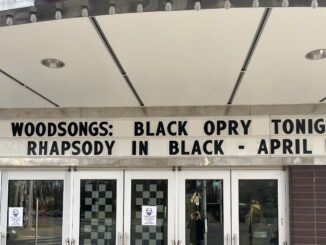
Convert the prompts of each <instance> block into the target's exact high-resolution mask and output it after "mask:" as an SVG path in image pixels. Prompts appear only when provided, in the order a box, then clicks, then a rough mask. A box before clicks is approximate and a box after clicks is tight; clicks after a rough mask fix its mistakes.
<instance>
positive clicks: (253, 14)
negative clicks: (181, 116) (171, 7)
mask: <svg viewBox="0 0 326 245" xmlns="http://www.w3.org/2000/svg"><path fill="white" fill-rule="evenodd" d="M262 14H263V10H262V9H230V10H225V9H218V10H205V11H182V12H160V13H142V14H128V15H115V16H101V17H98V18H97V19H98V22H99V23H100V25H101V27H102V28H103V30H104V32H105V34H106V36H107V37H108V40H109V41H110V42H111V45H112V46H113V49H114V50H115V52H116V54H117V56H118V57H119V59H120V61H121V63H122V65H123V66H124V68H125V70H126V72H127V73H128V75H129V77H130V79H131V81H132V83H133V84H134V86H135V88H136V89H137V91H138V93H139V94H140V97H141V98H142V99H143V101H144V103H145V105H147V106H172V105H174V106H177V105H216V104H226V103H227V101H228V98H229V97H230V95H231V92H232V89H233V87H234V84H235V82H236V79H237V76H238V74H239V72H240V69H241V66H242V64H243V62H244V59H245V57H246V54H247V52H248V50H249V47H250V44H251V41H252V40H253V37H254V34H255V32H256V29H257V27H258V24H259V21H260V19H261V17H262Z"/></svg>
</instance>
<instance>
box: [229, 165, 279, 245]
mask: <svg viewBox="0 0 326 245" xmlns="http://www.w3.org/2000/svg"><path fill="white" fill-rule="evenodd" d="M284 188H285V184H284V172H282V171H232V193H234V194H233V195H232V208H233V217H232V220H233V226H232V230H233V237H232V239H233V244H234V245H237V244H240V245H278V244H283V242H284V241H285V232H284V230H285V220H284V217H285V212H284V210H285V207H284V198H285V193H284V191H285V190H284Z"/></svg>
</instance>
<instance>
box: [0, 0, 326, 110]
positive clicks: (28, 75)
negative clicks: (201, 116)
mask: <svg viewBox="0 0 326 245" xmlns="http://www.w3.org/2000/svg"><path fill="white" fill-rule="evenodd" d="M231 2H232V1H231ZM301 2H307V1H301ZM277 4H279V3H278V2H277ZM5 12H6V13H8V11H5ZM2 16H3V15H2ZM324 23H326V8H318V9H312V8H308V7H302V8H231V9H229V10H226V9H224V8H216V9H203V10H201V11H194V10H184V11H171V12H163V11H161V12H144V13H128V14H116V15H101V16H97V17H84V18H68V19H62V20H52V21H42V22H37V23H31V24H25V25H12V26H3V27H1V28H0V36H1V38H0V54H1V55H0V69H1V72H0V84H1V89H0V108H51V107H120V106H123V107H124V106H143V105H144V106H193V105H195V106H196V105H225V104H250V105H251V104H252V105H255V104H298V103H318V102H319V101H320V100H322V99H323V98H325V97H326V92H324V91H326V83H325V80H326V73H325V70H326V69H325V66H326V60H325V59H322V60H317V61H311V60H307V59H306V58H305V55H306V53H307V52H309V51H311V50H314V49H319V48H326V47H325V43H326V31H325V28H324ZM44 58H57V59H60V60H62V61H63V62H65V66H64V67H63V68H61V69H51V68H47V67H44V66H43V65H42V64H41V60H42V59H44Z"/></svg>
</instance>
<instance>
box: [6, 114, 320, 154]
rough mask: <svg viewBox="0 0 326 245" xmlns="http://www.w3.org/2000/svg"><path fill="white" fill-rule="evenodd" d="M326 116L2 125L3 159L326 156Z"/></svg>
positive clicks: (16, 122) (28, 122)
mask: <svg viewBox="0 0 326 245" xmlns="http://www.w3.org/2000/svg"><path fill="white" fill-rule="evenodd" d="M325 142H326V115H320V116H246V117H192V118H181V117H175V118H171V117H170V118H128V119H125V118H124V119H94V120H92V119H76V120H74V119H69V120H66V119H65V120H59V119H58V120H30V121H29V120H8V121H0V157H56V156H61V157H82V156H97V157H112V158H113V157H190V156H191V157H196V156H219V157H223V156H275V157H277V156H326V143H325Z"/></svg>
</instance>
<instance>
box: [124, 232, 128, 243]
mask: <svg viewBox="0 0 326 245" xmlns="http://www.w3.org/2000/svg"><path fill="white" fill-rule="evenodd" d="M128 239H129V237H128V233H127V232H126V233H125V234H124V236H123V245H127V244H128Z"/></svg>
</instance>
